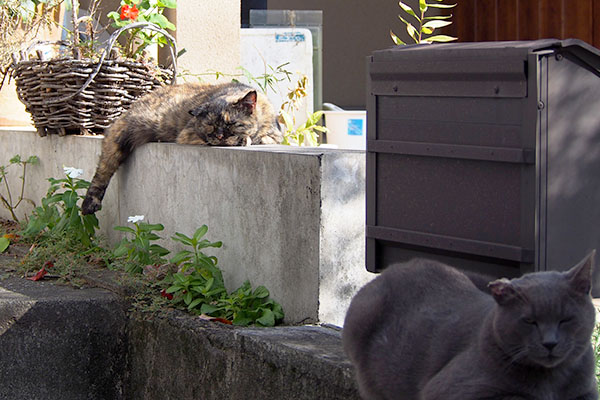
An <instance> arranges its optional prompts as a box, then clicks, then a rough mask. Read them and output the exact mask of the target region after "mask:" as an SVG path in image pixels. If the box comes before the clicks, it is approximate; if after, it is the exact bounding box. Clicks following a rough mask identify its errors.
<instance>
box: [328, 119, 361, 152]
mask: <svg viewBox="0 0 600 400" xmlns="http://www.w3.org/2000/svg"><path fill="white" fill-rule="evenodd" d="M324 115H325V126H326V127H327V128H328V129H329V132H328V133H327V143H328V144H335V145H337V146H338V148H340V149H355V150H365V149H366V145H367V112H366V111H364V110H363V111H325V112H324Z"/></svg>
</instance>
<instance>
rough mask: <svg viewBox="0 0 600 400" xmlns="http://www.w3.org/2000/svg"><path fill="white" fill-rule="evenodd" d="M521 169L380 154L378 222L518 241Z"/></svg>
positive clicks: (513, 165)
mask: <svg viewBox="0 0 600 400" xmlns="http://www.w3.org/2000/svg"><path fill="white" fill-rule="evenodd" d="M530 168H531V173H534V171H533V166H532V167H530ZM521 170H522V166H521V165H520V164H517V163H500V162H486V161H475V160H463V159H450V158H437V157H420V156H406V155H396V154H385V153H382V154H378V156H377V179H378V182H379V185H378V186H377V192H376V199H377V200H376V209H377V214H376V225H377V226H382V227H389V228H398V229H403V230H408V231H415V232H426V233H431V234H436V235H443V236H451V237H456V238H464V239H471V240H478V241H483V242H496V243H502V244H509V245H519V244H520V243H521V232H520V229H521V223H520V221H521V215H520V213H521V191H520V187H521V185H520V179H521V173H522V171H521Z"/></svg>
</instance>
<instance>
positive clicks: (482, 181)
mask: <svg viewBox="0 0 600 400" xmlns="http://www.w3.org/2000/svg"><path fill="white" fill-rule="evenodd" d="M599 68H600V51H599V50H598V49H596V48H594V47H591V46H590V45H588V44H586V43H584V42H582V41H579V40H563V41H561V40H555V39H547V40H538V41H526V42H482V43H455V44H439V45H415V46H398V47H395V48H392V49H388V50H381V51H376V52H374V53H373V55H372V56H371V57H369V59H368V89H367V91H368V93H367V127H368V130H367V230H366V237H367V269H368V270H369V271H373V272H377V271H380V270H382V269H384V268H386V267H387V266H388V265H390V264H392V263H395V262H400V261H406V260H409V259H411V258H413V257H426V258H433V259H438V260H441V261H444V262H446V263H448V264H450V265H453V266H455V267H457V268H459V269H462V270H468V271H476V272H479V273H482V274H484V275H489V276H490V277H500V276H503V277H514V276H519V275H521V274H523V273H525V272H531V271H545V270H565V269H566V268H568V267H570V266H572V265H574V264H575V263H576V262H578V261H579V260H581V259H582V258H583V257H584V256H585V255H586V254H587V253H588V252H589V251H591V250H592V249H598V250H599V251H600V79H598V78H599V77H600V73H599ZM594 283H595V288H596V289H595V290H594V295H598V294H600V268H597V269H596V274H595V277H594Z"/></svg>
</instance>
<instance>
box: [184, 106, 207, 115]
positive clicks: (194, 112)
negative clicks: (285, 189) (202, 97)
mask: <svg viewBox="0 0 600 400" xmlns="http://www.w3.org/2000/svg"><path fill="white" fill-rule="evenodd" d="M188 113H190V115H192V116H194V117H198V116H202V115H205V114H206V107H204V106H199V107H196V108H192V109H191V110H189V111H188Z"/></svg>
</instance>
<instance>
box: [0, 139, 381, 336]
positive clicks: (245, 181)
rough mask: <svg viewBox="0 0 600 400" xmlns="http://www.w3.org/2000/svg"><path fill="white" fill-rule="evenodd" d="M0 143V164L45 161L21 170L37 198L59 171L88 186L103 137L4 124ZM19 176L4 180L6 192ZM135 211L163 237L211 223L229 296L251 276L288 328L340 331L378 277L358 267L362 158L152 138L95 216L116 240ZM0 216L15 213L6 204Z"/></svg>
mask: <svg viewBox="0 0 600 400" xmlns="http://www.w3.org/2000/svg"><path fill="white" fill-rule="evenodd" d="M0 144H1V145H0V164H6V163H7V162H8V160H9V159H10V158H11V157H12V156H14V155H15V154H21V155H22V156H24V157H26V156H29V155H37V156H39V157H40V160H41V165H39V166H35V167H32V168H30V169H29V170H28V172H27V190H26V196H27V197H28V198H30V199H34V200H35V201H38V202H39V199H41V198H42V197H43V196H44V195H45V194H46V191H47V189H48V182H47V180H46V179H47V178H48V177H60V176H63V171H62V167H63V165H66V166H72V167H77V168H82V169H84V171H85V173H84V176H83V177H84V178H85V179H88V180H89V179H91V177H92V175H93V173H94V170H95V167H96V164H97V160H98V157H99V155H100V144H101V137H89V136H85V137H81V136H66V137H58V136H56V135H50V136H47V137H44V138H40V137H38V136H37V135H36V134H35V132H33V131H28V130H16V129H0ZM18 175H19V174H16V173H15V174H13V175H11V176H10V180H9V182H10V183H11V186H12V187H18V184H19V181H18ZM0 190H2V189H0ZM28 212H30V209H27V207H23V208H22V209H20V214H21V215H23V214H25V213H28ZM137 214H143V215H145V216H146V220H149V221H150V222H153V223H157V222H160V223H162V224H164V225H165V227H166V231H165V232H163V233H162V234H161V236H162V237H167V238H168V237H170V236H171V235H172V234H173V233H175V231H177V232H182V233H185V234H188V235H189V234H191V233H193V232H194V230H195V229H196V228H198V227H200V226H201V225H202V224H207V225H208V226H209V233H208V236H207V237H208V238H209V239H211V240H222V241H223V243H224V246H223V248H222V249H219V250H216V251H215V252H213V254H215V255H217V257H218V258H219V265H220V267H221V269H222V270H223V274H224V277H225V280H226V282H227V283H228V285H230V287H229V289H230V290H233V289H235V288H237V287H238V286H239V285H241V284H242V283H243V282H244V281H245V280H246V279H249V280H250V281H251V282H252V284H253V285H265V286H266V287H268V288H269V290H270V291H271V294H272V297H273V298H274V299H275V300H277V301H278V302H280V303H281V304H282V306H283V308H284V311H285V313H286V322H287V323H289V324H297V323H301V322H315V321H321V322H327V323H332V324H336V325H341V324H342V323H343V318H344V315H345V312H346V309H347V307H348V305H349V303H350V300H351V298H352V296H353V295H354V293H356V291H357V290H358V289H359V288H360V287H362V286H363V285H364V284H365V283H367V282H368V281H369V280H370V279H372V277H373V274H370V273H368V272H366V270H365V266H364V258H365V256H364V253H365V240H364V230H365V154H364V152H362V151H352V150H335V149H320V148H316V149H315V148H312V149H311V148H297V147H296V148H294V147H289V146H253V147H243V148H240V147H237V148H231V147H228V148H224V147H221V148H214V147H201V146H189V145H177V144H173V143H150V144H147V145H144V146H142V147H141V148H139V149H138V150H136V151H135V152H134V154H133V155H132V156H131V157H130V158H129V160H127V162H126V163H125V164H124V165H123V166H122V168H121V169H120V170H119V172H118V173H117V174H116V176H115V177H114V178H113V181H112V182H111V184H110V186H109V188H108V191H107V194H106V197H105V199H104V206H103V209H102V210H101V211H100V212H99V213H98V218H99V219H100V226H101V231H102V232H103V233H104V234H105V235H106V236H107V237H108V239H109V241H110V242H111V243H115V242H116V241H118V240H119V239H120V232H116V231H114V230H113V229H112V228H113V227H114V226H115V225H126V224H127V217H128V216H130V215H137ZM0 216H1V217H5V218H9V217H10V215H9V214H8V211H7V210H5V209H3V208H0ZM167 246H173V243H172V242H170V241H169V242H168V243H167ZM172 250H178V249H176V248H173V249H172Z"/></svg>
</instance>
